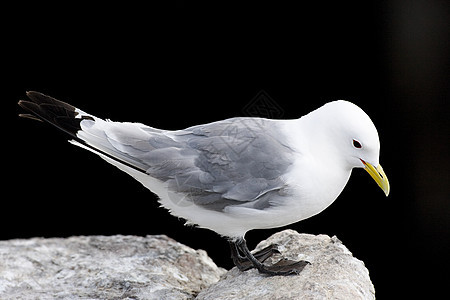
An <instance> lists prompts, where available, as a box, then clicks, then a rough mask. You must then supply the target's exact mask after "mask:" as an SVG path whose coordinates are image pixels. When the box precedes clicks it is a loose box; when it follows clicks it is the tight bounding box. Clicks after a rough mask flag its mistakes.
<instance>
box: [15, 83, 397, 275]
mask: <svg viewBox="0 0 450 300" xmlns="http://www.w3.org/2000/svg"><path fill="white" fill-rule="evenodd" d="M26 95H27V97H28V100H21V101H19V103H18V104H19V105H20V106H21V107H22V108H23V109H24V110H25V111H26V113H25V114H20V116H21V117H24V118H29V119H34V120H39V121H44V122H47V123H49V124H51V125H53V126H55V127H57V128H58V129H60V130H62V131H64V132H65V133H67V134H68V135H69V136H70V140H69V142H70V143H72V144H74V145H76V146H79V147H81V148H84V149H86V150H89V151H91V152H93V153H95V154H97V155H98V156H100V157H101V158H102V159H104V160H106V161H107V162H108V163H111V164H112V165H114V166H116V167H117V168H119V169H120V170H122V171H124V172H125V173H127V174H129V175H131V176H132V177H133V178H135V179H136V180H137V181H139V182H140V183H141V184H143V185H144V186H145V187H146V188H148V189H149V190H150V191H152V192H153V193H155V194H156V195H157V196H158V198H159V202H160V204H161V206H162V207H164V208H166V209H168V210H169V212H170V213H171V214H172V215H174V216H176V217H179V218H183V219H185V220H186V224H189V225H196V226H198V227H201V228H206V229H210V230H212V231H215V232H216V233H218V234H219V235H221V236H223V237H225V238H226V239H227V240H228V242H229V244H230V248H231V257H232V259H233V262H234V264H235V265H236V266H237V267H238V269H239V270H241V271H246V270H248V269H251V268H256V269H257V270H258V271H259V272H260V273H263V274H267V275H270V276H272V275H290V274H299V273H300V272H301V271H302V270H303V268H304V267H305V266H306V265H308V264H309V262H307V261H291V260H287V259H282V260H280V261H279V262H277V263H275V264H272V265H267V264H264V261H265V260H266V259H267V258H269V257H270V256H272V255H273V254H275V253H279V251H278V248H277V245H270V246H268V247H266V248H264V249H262V250H260V251H258V252H250V250H249V249H248V247H247V244H246V241H245V234H246V232H247V231H249V230H252V229H267V228H277V227H281V226H286V225H289V224H292V223H295V222H298V221H301V220H304V219H307V218H309V217H312V216H314V215H316V214H318V213H320V212H321V211H323V210H324V209H325V208H327V207H328V206H329V205H330V204H331V203H333V202H334V201H335V199H336V198H337V197H338V196H339V194H340V193H341V192H342V190H343V189H344V187H345V185H346V184H347V182H348V180H349V177H350V174H351V172H352V169H353V168H364V169H365V170H366V171H367V172H368V173H369V175H370V176H371V177H372V178H373V179H374V180H375V182H376V183H377V184H378V186H379V187H380V188H381V189H382V190H383V191H384V193H385V194H386V196H388V194H389V190H390V186H389V181H388V178H387V177H386V174H385V173H384V171H383V168H382V167H381V165H380V164H379V154H380V141H379V137H378V132H377V129H376V128H375V125H374V124H373V123H372V121H371V119H370V118H369V116H368V115H367V114H366V113H365V112H364V111H363V110H362V109H361V108H359V107H358V106H356V105H355V104H353V103H351V102H348V101H344V100H338V101H333V102H329V103H327V104H325V105H323V106H322V107H320V108H318V109H316V110H314V111H312V112H310V113H309V114H307V115H305V116H303V117H301V118H299V119H289V120H273V119H266V118H254V117H236V118H230V119H226V120H222V121H217V122H213V123H209V124H203V125H196V126H192V127H189V128H186V129H182V130H174V131H172V130H162V129H157V128H154V127H150V126H147V125H144V124H141V123H132V122H113V121H111V120H109V119H101V118H98V117H96V116H93V115H91V114H88V113H86V112H84V111H82V110H80V109H78V108H76V107H74V106H72V105H70V104H67V103H65V102H62V101H59V100H56V99H54V98H52V97H49V96H47V95H44V94H42V93H39V92H34V91H30V92H27V93H26Z"/></svg>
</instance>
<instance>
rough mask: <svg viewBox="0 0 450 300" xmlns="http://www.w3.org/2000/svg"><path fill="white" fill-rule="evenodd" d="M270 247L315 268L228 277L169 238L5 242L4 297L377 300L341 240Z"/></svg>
mask: <svg viewBox="0 0 450 300" xmlns="http://www.w3.org/2000/svg"><path fill="white" fill-rule="evenodd" d="M272 243H276V244H278V245H279V250H280V251H281V253H282V255H283V257H285V258H288V259H291V260H307V261H309V262H310V263H311V264H310V265H307V266H306V267H305V268H304V269H303V271H302V272H301V273H300V274H299V275H291V276H274V277H269V276H266V275H261V274H259V273H258V271H256V270H254V269H252V270H249V271H246V272H240V271H239V270H237V268H233V269H232V270H230V271H228V272H226V271H225V270H224V269H221V268H218V267H217V266H216V265H215V264H214V262H213V261H212V260H211V259H210V258H209V257H208V256H207V254H206V252H205V251H203V250H193V249H191V248H189V247H187V246H185V245H182V244H180V243H178V242H176V241H174V240H172V239H170V238H168V237H166V236H147V237H136V236H120V235H117V236H88V237H70V238H67V239H61V238H51V239H43V238H33V239H29V240H10V241H0V299H141V300H143V299H203V300H221V299H227V300H230V299H259V300H263V299H374V298H375V290H374V287H373V285H372V283H371V281H370V278H369V272H368V271H367V269H366V268H365V267H364V263H363V262H361V261H359V260H358V259H356V258H354V257H353V256H352V254H351V253H350V251H349V250H348V249H347V248H346V247H345V246H344V245H343V244H342V243H341V241H339V240H338V239H337V238H336V237H332V238H330V237H328V236H326V235H318V236H314V235H309V234H299V233H297V232H295V231H293V230H285V231H282V232H279V233H276V234H274V235H273V236H271V237H270V238H269V239H267V240H266V241H263V242H261V243H260V244H259V245H258V246H257V249H261V248H263V247H265V246H268V245H269V244H272ZM224 251H226V252H224V255H227V256H228V255H229V253H228V249H226V250H224ZM280 258H281V256H280V255H275V256H274V257H273V258H270V259H268V260H267V262H266V263H274V262H276V261H278V260H279V259H280ZM221 276H222V277H221Z"/></svg>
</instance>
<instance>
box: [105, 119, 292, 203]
mask: <svg viewBox="0 0 450 300" xmlns="http://www.w3.org/2000/svg"><path fill="white" fill-rule="evenodd" d="M142 129H143V130H144V131H145V132H146V133H148V136H149V138H148V139H147V140H146V141H143V140H141V139H135V140H133V139H130V138H129V137H127V139H128V140H126V139H124V138H122V139H120V138H118V139H117V138H116V140H121V141H120V142H116V143H120V145H114V146H115V147H120V148H121V149H120V150H121V151H123V152H126V153H127V154H128V155H130V156H132V157H133V158H134V159H137V160H139V161H140V163H142V164H144V165H146V166H147V167H148V168H147V170H146V172H147V173H148V174H149V175H150V176H152V177H155V178H157V179H159V180H162V181H164V182H166V183H168V187H169V189H170V190H172V191H173V192H180V193H184V194H186V195H187V196H188V197H187V198H188V199H189V200H190V201H193V202H194V203H195V204H197V205H200V206H203V207H205V208H208V209H213V210H222V209H224V208H225V207H226V206H229V205H245V206H247V207H253V208H257V209H264V208H267V207H269V206H270V198H271V197H270V196H271V195H270V194H271V193H275V192H277V191H279V190H281V189H282V188H283V187H284V185H285V183H284V182H283V180H282V177H281V176H282V175H283V174H284V173H285V172H286V171H287V169H288V168H289V166H290V164H291V162H292V150H291V149H289V148H288V147H286V146H284V145H283V144H282V143H281V142H280V138H281V132H280V131H279V130H278V127H277V126H276V124H275V123H274V122H272V121H271V120H266V119H255V118H233V119H228V120H224V121H220V122H215V123H210V124H206V125H199V126H194V127H190V128H188V129H185V130H180V131H173V132H172V131H158V130H155V129H153V128H150V127H148V128H142Z"/></svg>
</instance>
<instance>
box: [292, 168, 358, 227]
mask: <svg viewBox="0 0 450 300" xmlns="http://www.w3.org/2000/svg"><path fill="white" fill-rule="evenodd" d="M350 173H351V171H346V170H345V169H343V168H339V166H335V165H333V164H332V163H330V162H321V163H317V162H315V161H299V162H298V163H297V165H294V167H293V168H292V170H291V172H290V173H289V174H288V176H287V178H288V179H287V183H288V187H289V190H290V194H291V195H292V196H291V198H290V200H289V202H290V203H289V206H290V207H292V209H293V210H295V214H297V215H298V216H299V220H303V219H306V218H309V217H311V216H313V215H316V214H318V213H320V212H321V211H323V210H324V209H325V208H327V207H328V206H329V205H331V203H333V202H334V200H336V198H337V197H338V196H339V194H340V193H341V192H342V190H343V189H344V187H345V185H346V184H347V181H348V179H349V177H350Z"/></svg>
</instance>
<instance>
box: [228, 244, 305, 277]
mask: <svg viewBox="0 0 450 300" xmlns="http://www.w3.org/2000/svg"><path fill="white" fill-rule="evenodd" d="M230 247H231V257H232V259H233V262H234V264H235V265H236V266H237V267H238V269H239V270H241V271H246V270H249V269H251V268H256V269H258V271H259V272H260V273H263V274H268V275H271V276H275V275H292V274H299V273H300V272H301V271H302V270H303V268H304V267H305V266H306V265H308V264H309V262H307V261H297V262H296V261H292V260H288V259H281V260H280V261H278V262H277V263H275V264H273V265H271V266H267V265H264V264H263V262H264V261H265V260H266V259H268V258H269V257H271V256H272V255H273V254H276V253H277V254H279V253H280V252H279V251H278V247H277V245H274V244H272V245H269V246H267V247H266V248H264V249H262V250H260V251H257V252H255V253H251V252H250V250H248V247H247V243H246V242H245V240H239V241H237V242H230ZM241 253H242V254H243V255H241Z"/></svg>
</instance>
